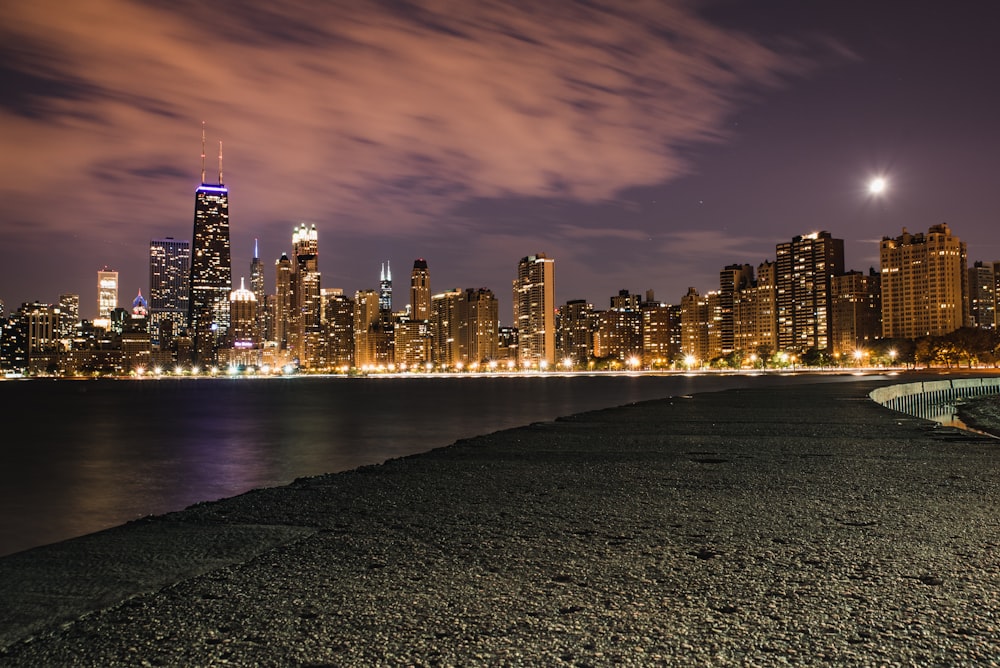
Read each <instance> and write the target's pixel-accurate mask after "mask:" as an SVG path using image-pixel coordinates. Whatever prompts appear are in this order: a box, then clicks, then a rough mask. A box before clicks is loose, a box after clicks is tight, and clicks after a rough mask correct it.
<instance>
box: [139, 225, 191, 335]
mask: <svg viewBox="0 0 1000 668" xmlns="http://www.w3.org/2000/svg"><path fill="white" fill-rule="evenodd" d="M190 281H191V243H190V242H189V241H186V240H184V241H182V240H178V239H174V238H173V237H165V238H163V239H153V240H152V241H150V242H149V333H150V336H151V337H152V343H153V345H154V346H160V345H164V344H167V343H169V341H170V340H171V339H173V337H175V336H177V335H179V334H180V333H181V331H182V330H184V329H185V328H186V327H187V319H188V298H189V297H190V292H191V289H190Z"/></svg>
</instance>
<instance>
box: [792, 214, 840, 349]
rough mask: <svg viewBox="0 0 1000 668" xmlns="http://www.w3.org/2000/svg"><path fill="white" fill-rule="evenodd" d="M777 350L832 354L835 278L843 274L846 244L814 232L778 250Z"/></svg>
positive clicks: (827, 233) (824, 234)
mask: <svg viewBox="0 0 1000 668" xmlns="http://www.w3.org/2000/svg"><path fill="white" fill-rule="evenodd" d="M775 254H776V257H775V274H776V287H777V295H776V303H777V304H776V305H777V320H778V347H779V348H781V349H782V350H784V351H788V352H797V353H803V352H805V351H807V350H810V349H815V350H824V351H829V350H830V346H831V343H832V341H833V339H832V331H831V317H830V309H831V306H832V298H833V292H832V282H833V277H834V276H837V275H839V274H843V273H844V240H843V239H834V238H833V237H832V236H831V235H830V233H829V232H826V231H824V232H814V233H812V234H806V235H801V236H797V237H794V238H793V239H792V240H791V241H790V242H785V243H780V244H778V245H777V247H776V250H775Z"/></svg>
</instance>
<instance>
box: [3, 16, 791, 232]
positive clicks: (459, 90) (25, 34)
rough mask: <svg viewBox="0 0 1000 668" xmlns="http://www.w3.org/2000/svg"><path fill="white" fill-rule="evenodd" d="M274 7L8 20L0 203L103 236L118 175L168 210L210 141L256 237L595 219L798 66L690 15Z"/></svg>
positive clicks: (674, 166) (787, 56)
mask: <svg viewBox="0 0 1000 668" xmlns="http://www.w3.org/2000/svg"><path fill="white" fill-rule="evenodd" d="M276 7H277V6H275V5H273V3H269V2H263V1H261V0H248V1H246V2H239V3H236V2H221V3H212V4H210V5H209V4H207V3H201V2H171V3H166V2H161V3H152V4H150V3H139V2H133V1H129V0H102V1H95V2H87V3H62V2H56V1H55V0H49V1H45V0H40V1H39V2H32V3H16V4H15V5H12V6H9V7H7V8H6V9H5V10H4V11H5V14H7V16H6V20H5V21H4V22H3V25H4V27H3V28H0V37H2V39H0V41H3V42H5V43H6V44H7V46H6V47H3V52H4V53H3V55H4V62H6V63H8V68H12V69H13V71H14V73H15V74H16V78H17V81H19V82H21V83H20V84H19V85H18V89H19V94H18V95H17V96H15V97H11V98H9V100H10V101H9V102H8V103H7V104H6V105H5V106H4V107H3V109H2V114H3V116H2V121H3V123H4V125H5V127H8V128H10V129H11V130H13V132H10V133H7V134H6V135H5V138H4V139H3V143H2V149H3V150H2V151H0V154H2V156H3V157H2V158H0V160H2V162H0V168H2V169H3V172H4V174H5V176H7V177H8V178H7V185H6V186H5V187H6V188H7V189H8V191H9V192H18V193H22V194H27V195H28V197H29V198H30V197H31V196H32V195H33V194H36V193H37V192H38V190H40V189H41V188H42V186H41V185H40V184H42V183H45V184H46V186H45V187H46V188H47V189H49V188H52V187H53V186H58V188H59V190H60V192H62V193H64V197H65V198H67V199H69V198H75V199H78V200H79V201H78V202H76V203H75V205H74V209H75V211H76V212H77V214H78V215H79V216H83V217H91V218H95V219H102V220H106V219H107V218H108V217H109V216H111V217H115V216H117V215H119V214H118V213H117V212H114V211H113V210H114V208H115V207H114V206H110V207H109V203H110V202H111V201H113V198H114V196H115V194H116V193H117V192H118V189H119V188H120V186H119V185H118V183H117V182H116V178H115V173H114V172H115V170H116V169H117V171H118V172H119V174H118V176H119V177H120V178H121V179H122V180H127V179H136V178H138V179H141V180H143V181H150V180H152V181H157V182H158V183H160V184H161V186H162V188H163V191H162V192H161V193H160V194H159V195H156V194H153V195H152V196H153V197H154V198H155V197H158V196H159V197H163V198H164V199H166V198H167V197H176V189H177V188H178V187H179V186H180V185H181V183H182V182H184V179H183V177H182V176H180V175H182V174H184V173H192V174H193V173H196V172H197V167H198V165H197V160H198V158H197V153H198V148H199V147H198V144H197V142H198V141H199V137H198V133H199V132H200V124H201V122H202V121H203V120H205V121H207V123H208V128H209V136H210V143H211V145H210V147H209V151H208V153H209V156H210V157H209V159H208V160H209V167H208V172H209V174H213V173H214V167H215V166H214V164H213V163H214V159H213V157H214V154H215V148H214V147H215V144H216V138H217V137H224V139H225V146H226V156H227V158H226V170H225V173H226V174H229V175H231V176H232V177H233V178H236V176H237V175H238V176H239V180H240V184H241V185H240V189H239V190H236V191H235V193H240V194H239V195H236V194H235V193H234V197H239V198H241V199H242V201H243V202H244V206H245V207H246V209H247V210H252V211H254V212H255V214H258V215H260V216H261V217H262V218H266V219H280V218H282V217H290V218H300V217H304V218H310V219H340V220H343V221H345V224H350V225H354V224H357V221H360V220H364V221H366V224H367V225H368V226H370V228H371V229H385V230H391V229H398V228H399V226H416V227H418V228H419V227H420V226H427V225H431V224H433V223H434V219H435V217H436V216H439V215H440V214H441V213H442V212H444V211H447V210H448V209H449V208H451V207H453V206H454V205H455V204H456V202H458V201H462V200H465V199H469V198H503V197H508V196H519V197H538V198H545V197H559V198H567V199H573V200H577V201H588V202H595V201H600V200H602V199H605V198H609V197H612V196H614V194H615V193H617V192H619V191H621V190H622V189H625V188H629V187H633V186H637V185H644V184H653V183H659V182H664V181H667V180H669V179H671V178H673V177H676V176H678V175H681V174H684V173H686V172H687V171H688V169H689V168H688V165H687V164H686V162H685V160H684V158H683V157H682V150H683V148H684V147H686V146H689V145H691V144H692V143H698V142H715V141H721V140H724V139H725V138H726V133H725V131H724V129H723V128H724V127H725V122H724V121H725V118H726V117H727V115H728V114H730V113H731V112H732V111H733V109H734V108H735V107H736V106H737V105H739V104H741V103H743V102H745V99H746V96H747V95H748V94H750V93H752V92H753V91H755V90H758V89H760V88H761V87H770V86H776V85H780V84H781V83H782V81H783V80H784V78H785V77H788V76H791V75H795V74H800V73H802V72H803V71H805V69H806V68H807V67H808V63H807V61H806V60H805V59H804V58H802V57H800V56H799V55H796V54H794V53H779V52H777V51H775V50H773V49H771V48H769V47H768V46H766V45H764V44H761V43H759V42H757V41H754V40H753V39H751V38H750V37H748V36H746V35H743V34H740V33H737V32H734V31H730V30H725V29H722V28H719V27H716V26H713V25H711V24H710V23H708V22H707V21H705V20H703V19H702V18H700V17H699V16H698V14H697V13H696V12H695V11H694V10H693V9H692V8H691V6H689V5H688V4H686V3H663V2H652V1H649V2H642V1H639V2H635V3H627V4H625V3H615V2H607V3H602V2H591V3H582V2H553V3H537V2H490V1H484V2H477V3H468V2H461V1H457V0H456V1H449V0H425V1H422V2H410V3H398V4H397V3H379V2H371V3H357V2H340V3H337V2H331V3H309V2H290V3H282V5H281V6H280V10H279V9H277V8H276ZM390 8H391V9H390ZM157 179H158V180H157ZM188 181H190V179H188ZM278 184H281V185H280V186H279V185H278ZM147 185H148V184H147ZM185 187H186V186H185ZM149 192H151V193H155V192H156V191H155V190H152V189H151V190H150V191H149ZM80 193H86V194H82V195H81V194H80ZM81 205H82V208H81ZM67 206H68V204H67ZM28 208H30V207H22V213H23V214H24V215H28V211H27V209H28ZM109 208H110V209H112V212H110V213H109ZM185 208H186V207H185Z"/></svg>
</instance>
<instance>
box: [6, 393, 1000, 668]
mask: <svg viewBox="0 0 1000 668" xmlns="http://www.w3.org/2000/svg"><path fill="white" fill-rule="evenodd" d="M890 382H899V380H898V379H897V380H895V381H892V380H861V381H858V382H852V383H842V384H821V385H809V386H799V387H795V388H788V389H769V390H767V391H766V392H760V391H756V392H755V391H749V390H732V391H727V392H719V393H712V394H699V395H695V396H693V397H678V398H674V399H670V400H662V401H652V402H645V403H641V404H636V405H632V406H626V407H622V408H617V409H610V410H604V411H595V412H591V413H585V414H581V415H577V416H572V417H570V418H566V419H562V420H557V421H555V422H549V423H539V424H534V425H528V426H525V427H521V428H518V429H512V430H507V431H503V432H499V433H496V434H492V435H488V436H483V437H479V438H475V439H470V440H467V441H461V442H459V443H456V444H455V445H453V446H450V447H448V448H441V449H438V450H434V451H432V452H430V453H426V454H423V455H417V456H413V457H406V458H402V459H396V460H392V461H389V462H387V463H385V464H383V465H379V466H372V467H366V468H362V469H358V470H355V471H351V472H347V473H341V474H336V475H329V476H321V477H318V478H310V479H304V480H300V481H296V482H295V483H293V484H291V485H288V486H286V487H280V488H274V489H265V490H257V491H254V492H250V493H248V494H244V495H242V496H238V497H234V498H232V499H227V500H223V501H218V502H214V503H206V504H200V505H197V506H194V507H192V508H189V509H187V510H184V511H182V512H179V513H173V514H170V515H166V516H162V517H155V518H149V519H146V520H143V521H140V522H135V523H131V524H129V525H125V526H123V527H119V528H117V529H113V530H110V531H107V532H102V533H99V534H94V535H92V536H87V537H84V538H81V539H76V540H72V541H67V542H66V543H62V544H59V545H55V546H49V547H46V548H40V549H37V550H30V551H28V552H24V553H21V554H18V555H12V556H10V557H6V558H3V559H0V601H2V603H0V647H2V649H0V664H2V665H16V666H40V665H44V666H47V665H59V666H63V665H74V666H79V665H83V666H117V665H128V666H135V665H167V666H180V665H184V666H206V665H222V664H235V665H276V666H277V665H281V666H285V665H302V666H307V665H308V666H316V665H337V666H343V665H352V666H353V665H366V666H367V665H393V666H395V665H462V666H467V665H488V666H498V665H677V666H690V665H732V666H745V665H778V664H786V665H787V664H794V665H817V664H837V665H841V664H852V665H994V664H995V662H996V661H997V657H1000V550H998V540H1000V539H998V531H997V527H998V524H997V522H998V520H997V518H998V516H1000V515H998V510H1000V507H998V506H1000V494H998V493H1000V479H998V477H997V475H996V471H997V470H998V464H1000V449H998V446H997V441H996V440H995V439H991V438H989V437H986V436H980V435H977V434H974V433H969V432H961V431H958V430H954V429H950V428H940V427H936V426H935V425H934V424H932V423H928V422H926V421H923V420H919V419H915V418H909V417H907V416H904V415H901V414H899V413H894V412H892V411H889V410H888V409H885V408H883V407H881V406H878V405H876V404H875V403H873V402H871V401H870V400H869V399H868V398H867V392H869V391H870V390H871V389H873V388H874V387H876V386H879V385H883V384H887V383H890Z"/></svg>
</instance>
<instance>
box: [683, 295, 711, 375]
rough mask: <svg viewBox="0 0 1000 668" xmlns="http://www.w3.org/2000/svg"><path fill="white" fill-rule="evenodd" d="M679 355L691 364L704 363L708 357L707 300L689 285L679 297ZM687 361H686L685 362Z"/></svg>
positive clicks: (707, 360) (698, 364)
mask: <svg viewBox="0 0 1000 668" xmlns="http://www.w3.org/2000/svg"><path fill="white" fill-rule="evenodd" d="M680 307H681V355H682V356H683V357H684V358H685V359H686V360H690V364H689V366H691V365H696V366H700V365H704V364H707V363H708V362H709V359H708V315H709V314H708V301H707V300H706V298H705V297H703V296H701V295H700V294H698V291H697V290H696V289H695V288H693V287H691V288H688V291H687V294H685V295H684V296H683V297H681V303H680ZM686 363H687V362H686Z"/></svg>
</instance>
